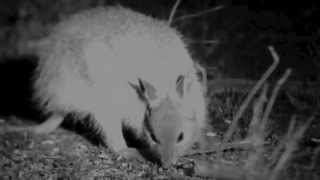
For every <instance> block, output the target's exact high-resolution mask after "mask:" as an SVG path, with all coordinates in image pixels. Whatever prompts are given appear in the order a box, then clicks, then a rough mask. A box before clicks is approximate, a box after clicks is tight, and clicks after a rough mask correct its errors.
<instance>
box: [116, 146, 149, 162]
mask: <svg viewBox="0 0 320 180" xmlns="http://www.w3.org/2000/svg"><path fill="white" fill-rule="evenodd" d="M118 154H119V155H120V157H121V158H125V159H127V160H138V161H144V160H145V159H144V158H143V157H142V155H141V154H140V153H139V151H138V150H137V149H135V148H125V149H122V150H120V151H119V152H118Z"/></svg>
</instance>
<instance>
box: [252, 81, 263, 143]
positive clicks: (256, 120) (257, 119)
mask: <svg viewBox="0 0 320 180" xmlns="http://www.w3.org/2000/svg"><path fill="white" fill-rule="evenodd" d="M267 91H268V84H265V85H264V86H263V89H262V91H261V93H260V96H259V98H258V99H257V100H256V101H255V102H254V104H253V107H252V109H253V114H252V119H251V122H250V125H249V132H248V137H249V139H250V137H252V136H254V135H256V134H257V133H259V132H260V130H259V128H258V127H259V125H260V124H261V120H262V117H263V109H264V107H265V103H266V102H267ZM257 131H258V132H257Z"/></svg>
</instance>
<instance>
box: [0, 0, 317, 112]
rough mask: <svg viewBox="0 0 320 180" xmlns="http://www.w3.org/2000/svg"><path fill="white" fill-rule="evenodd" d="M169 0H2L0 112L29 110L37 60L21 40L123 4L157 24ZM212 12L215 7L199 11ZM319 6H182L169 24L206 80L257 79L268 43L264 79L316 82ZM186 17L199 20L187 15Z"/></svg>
mask: <svg viewBox="0 0 320 180" xmlns="http://www.w3.org/2000/svg"><path fill="white" fill-rule="evenodd" d="M175 2H176V1H174V0H159V1H150V0H105V1H103V0H100V1H98V0H91V1H88V0H57V1H44V0H27V1H26V0H2V1H1V2H0V82H1V88H0V96H1V97H0V99H1V102H2V103H1V105H0V112H5V114H12V113H16V111H19V112H21V111H25V112H28V113H29V112H30V108H31V107H32V106H26V105H27V104H29V103H30V96H31V92H32V89H30V82H31V79H30V78H32V72H33V70H34V67H35V65H36V57H33V56H32V54H31V56H30V53H28V52H27V53H26V52H24V50H23V48H22V49H21V48H19V47H20V46H21V44H24V43H25V42H27V41H28V40H36V39H39V38H41V37H43V36H45V35H46V33H47V32H48V29H49V28H50V25H52V24H54V23H55V22H57V21H59V20H60V19H61V18H63V17H65V16H66V15H68V14H71V13H73V12H76V11H79V10H81V9H86V8H88V7H95V6H98V5H113V4H122V5H124V6H127V7H130V8H132V9H134V10H137V11H140V12H143V13H145V14H149V15H151V16H153V17H156V18H160V19H168V17H169V14H170V12H171V9H172V7H173V5H174V3H175ZM216 7H222V8H220V9H217V10H215V11H211V12H207V13H205V12H206V11H207V10H209V9H214V8H216ZM319 7H320V6H319V2H317V1H289V0H287V1H286V0H282V1H275V0H274V1H273V0H252V1H241V0H216V1H214V0H197V1H195V0H182V2H181V4H180V6H179V7H178V9H177V11H176V14H175V18H174V21H173V23H172V26H174V27H175V28H177V29H178V30H179V31H181V32H182V34H183V35H184V36H185V39H186V41H187V42H188V45H189V49H190V52H191V53H192V55H193V57H194V59H195V60H196V61H198V62H200V64H202V65H203V66H204V67H205V68H206V69H207V71H208V78H209V79H210V80H212V79H218V78H238V79H245V80H257V79H258V78H259V77H260V76H261V74H262V73H263V72H264V71H265V70H266V69H267V67H268V66H269V65H270V64H271V63H272V58H271V56H270V53H269V51H268V50H267V46H268V45H273V46H274V47H275V49H276V51H277V52H278V54H279V56H280V65H279V68H278V69H277V70H276V71H275V73H273V75H272V76H271V79H278V78H279V77H280V75H281V74H282V73H283V72H284V71H285V69H286V68H289V67H290V68H292V70H293V73H292V75H291V77H290V79H289V80H291V81H298V82H302V83H306V84H308V83H317V81H318V79H319V68H320V60H319V57H320V49H319V45H320V44H319V43H320V42H319V40H320V39H319V37H320V29H319V23H320V21H319V18H318V15H319ZM192 14H198V15H197V16H193V17H188V15H192ZM208 41H210V43H207V42H208ZM26 54H28V56H25V55H26ZM20 107H21V108H20ZM26 107H29V108H26ZM36 114H37V113H36Z"/></svg>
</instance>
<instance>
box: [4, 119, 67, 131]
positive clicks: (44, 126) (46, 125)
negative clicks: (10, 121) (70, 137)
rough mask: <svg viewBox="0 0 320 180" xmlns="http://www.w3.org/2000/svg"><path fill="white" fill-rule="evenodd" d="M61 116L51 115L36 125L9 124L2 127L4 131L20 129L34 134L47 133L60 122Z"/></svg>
mask: <svg viewBox="0 0 320 180" xmlns="http://www.w3.org/2000/svg"><path fill="white" fill-rule="evenodd" d="M62 121H63V117H62V116H51V117H50V118H49V119H47V120H46V121H44V122H42V123H41V124H38V125H30V126H14V125H9V126H5V127H3V128H2V129H4V131H6V132H20V131H27V132H31V133H35V134H48V133H50V132H52V131H54V130H55V129H57V128H58V126H59V125H60V124H61V123H62Z"/></svg>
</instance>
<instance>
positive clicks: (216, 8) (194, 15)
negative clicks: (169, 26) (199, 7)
mask: <svg viewBox="0 0 320 180" xmlns="http://www.w3.org/2000/svg"><path fill="white" fill-rule="evenodd" d="M223 8H225V6H223V5H221V6H217V7H214V8H211V9H206V10H204V11H201V12H198V13H194V14H188V15H184V16H180V17H178V18H176V19H175V20H174V21H173V22H176V21H180V20H184V19H188V18H193V17H197V16H201V15H204V14H207V13H210V12H214V11H218V10H220V9H223Z"/></svg>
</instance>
